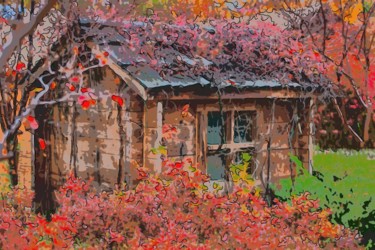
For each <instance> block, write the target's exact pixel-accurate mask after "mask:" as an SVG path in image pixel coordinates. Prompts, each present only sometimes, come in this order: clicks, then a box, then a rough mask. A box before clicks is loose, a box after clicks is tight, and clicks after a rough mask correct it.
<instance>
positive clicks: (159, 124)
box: [154, 102, 163, 173]
mask: <svg viewBox="0 0 375 250" xmlns="http://www.w3.org/2000/svg"><path fill="white" fill-rule="evenodd" d="M156 133H157V137H156V140H155V145H154V147H155V148H158V147H159V146H160V142H161V141H162V138H163V103H162V102H158V103H157V105H156ZM154 168H155V172H156V173H161V154H160V153H158V154H157V158H156V160H155V166H154Z"/></svg>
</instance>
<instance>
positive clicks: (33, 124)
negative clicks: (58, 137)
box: [27, 115, 39, 130]
mask: <svg viewBox="0 0 375 250" xmlns="http://www.w3.org/2000/svg"><path fill="white" fill-rule="evenodd" d="M27 120H28V121H29V124H30V127H31V128H32V129H34V130H35V129H37V128H38V127H39V124H38V122H37V121H36V120H35V117H33V116H31V115H29V116H28V117H27Z"/></svg>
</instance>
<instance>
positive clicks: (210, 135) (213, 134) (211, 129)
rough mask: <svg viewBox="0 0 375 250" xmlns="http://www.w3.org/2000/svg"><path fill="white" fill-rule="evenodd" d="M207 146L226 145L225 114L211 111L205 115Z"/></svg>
mask: <svg viewBox="0 0 375 250" xmlns="http://www.w3.org/2000/svg"><path fill="white" fill-rule="evenodd" d="M207 118H208V119H207V120H208V125H207V144H208V145H220V144H224V143H226V137H225V134H226V129H227V114H226V113H225V112H220V111H213V112H208V114H207Z"/></svg>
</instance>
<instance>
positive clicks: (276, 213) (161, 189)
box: [0, 163, 359, 249]
mask: <svg viewBox="0 0 375 250" xmlns="http://www.w3.org/2000/svg"><path fill="white" fill-rule="evenodd" d="M181 164H182V163H181ZM165 166H168V164H165ZM208 181H209V178H208V176H206V175H204V174H203V173H201V172H200V171H199V170H197V169H196V168H193V170H192V171H190V172H189V171H185V170H184V168H180V167H172V168H167V169H166V171H165V173H163V174H161V175H152V174H150V173H147V171H146V169H139V183H138V185H137V186H136V187H135V188H134V189H132V190H127V191H125V190H123V189H115V190H114V191H113V192H101V193H96V192H94V191H93V190H92V189H91V188H90V182H84V181H82V180H80V179H77V178H75V177H73V176H70V177H69V178H68V180H67V182H66V183H65V184H64V185H63V186H62V187H61V188H60V189H59V190H58V192H56V199H57V201H58V203H59V208H58V209H57V211H56V213H55V214H53V215H52V218H51V221H47V220H46V219H45V218H44V217H42V216H39V215H35V214H34V213H32V212H31V210H30V205H31V202H30V197H31V195H30V194H29V193H28V192H27V191H25V190H20V189H14V190H13V192H11V193H9V194H7V195H6V196H5V197H6V198H5V200H4V202H3V203H2V204H3V205H2V207H1V212H0V218H1V219H0V244H1V248H4V249H15V248H17V249H40V248H43V247H44V248H53V247H54V248H87V247H89V246H92V247H95V248H101V249H107V248H112V247H114V248H116V247H119V248H131V249H135V248H141V249H152V248H157V249H180V248H188V249H191V248H194V249H196V248H201V249H259V248H267V249H275V248H280V249H285V248H293V249H295V248H301V249H315V248H318V247H326V248H329V249H331V248H332V249H334V248H345V249H355V248H358V247H359V246H358V243H357V240H356V239H355V234H354V233H353V232H351V231H349V230H348V229H345V228H343V226H339V225H333V224H332V223H331V222H330V221H329V214H330V211H329V209H324V210H321V209H319V204H318V201H316V200H311V199H310V198H309V196H308V193H306V194H304V195H302V196H300V197H294V198H293V199H292V204H287V203H282V202H280V201H278V200H275V201H274V205H273V206H267V204H266V202H265V201H264V200H263V199H262V197H261V196H259V195H257V194H256V192H254V189H253V188H252V187H251V186H249V185H247V184H245V183H244V182H241V183H234V184H233V190H232V191H231V192H230V193H229V194H228V195H225V194H223V193H220V192H222V191H219V190H221V188H218V185H214V188H213V189H212V190H210V189H209V188H208V187H207V184H208ZM215 186H216V187H215Z"/></svg>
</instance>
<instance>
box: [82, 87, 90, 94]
mask: <svg viewBox="0 0 375 250" xmlns="http://www.w3.org/2000/svg"><path fill="white" fill-rule="evenodd" d="M87 91H89V89H88V88H81V92H82V93H86V92H87Z"/></svg>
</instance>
